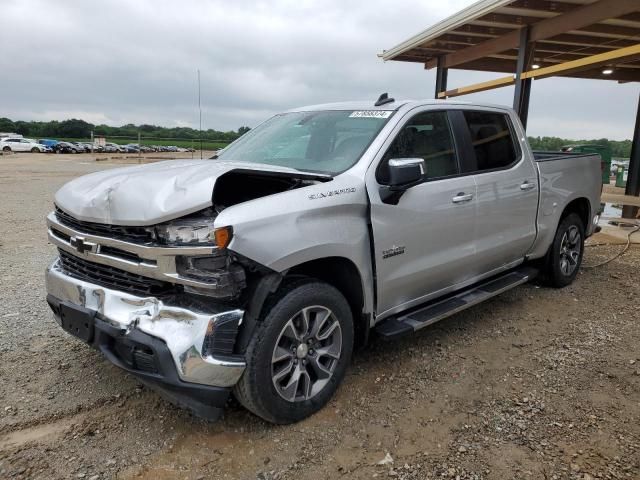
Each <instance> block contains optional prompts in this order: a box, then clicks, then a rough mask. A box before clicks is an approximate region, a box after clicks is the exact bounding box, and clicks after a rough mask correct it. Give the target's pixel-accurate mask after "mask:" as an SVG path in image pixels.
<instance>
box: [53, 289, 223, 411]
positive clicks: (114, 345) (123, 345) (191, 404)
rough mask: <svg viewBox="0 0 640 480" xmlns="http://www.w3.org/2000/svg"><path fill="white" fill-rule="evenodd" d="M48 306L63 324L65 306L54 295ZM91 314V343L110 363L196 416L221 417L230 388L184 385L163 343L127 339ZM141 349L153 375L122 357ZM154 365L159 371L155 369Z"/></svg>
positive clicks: (137, 335) (136, 335) (141, 336)
mask: <svg viewBox="0 0 640 480" xmlns="http://www.w3.org/2000/svg"><path fill="white" fill-rule="evenodd" d="M47 303H48V304H49V306H50V307H51V310H52V311H53V313H54V315H55V316H56V320H57V321H58V323H60V321H61V320H60V304H64V302H62V301H61V300H60V299H58V298H56V297H54V296H52V295H47ZM90 312H91V313H90V314H89V315H95V317H94V318H93V319H92V321H93V325H94V331H93V338H92V340H91V341H89V342H88V343H89V345H91V346H92V347H94V348H96V349H98V350H99V351H100V352H101V353H102V354H103V355H104V356H105V357H106V358H107V360H109V361H110V362H111V363H113V364H114V365H116V366H117V367H120V368H122V369H123V370H125V371H126V372H128V373H130V374H132V375H134V376H135V377H137V378H138V379H139V380H140V381H142V383H144V384H145V385H148V386H150V387H151V388H153V389H154V390H156V391H158V393H160V394H161V395H162V396H163V397H164V398H166V399H167V400H169V401H170V402H172V403H174V404H176V405H178V406H180V407H184V408H187V409H189V410H191V411H192V412H193V413H194V414H195V415H196V416H198V417H202V418H206V419H210V420H215V419H217V418H219V417H220V415H221V414H222V412H223V409H224V406H225V404H226V403H227V400H228V399H229V395H230V393H231V389H230V388H227V387H213V386H210V385H201V384H198V383H190V382H184V381H182V380H181V379H180V377H179V375H178V371H177V370H176V366H175V363H174V361H173V357H172V355H171V352H170V351H169V348H168V347H167V345H166V344H165V343H164V342H163V341H162V340H160V339H158V338H156V337H153V336H151V335H149V334H146V333H144V332H141V331H139V330H131V331H130V332H129V333H127V334H126V335H125V333H124V330H122V329H120V328H117V327H114V326H113V325H111V324H109V323H107V322H106V321H104V320H102V319H100V318H99V317H98V316H97V315H96V314H95V312H93V311H90ZM68 333H72V332H68ZM80 340H82V339H81V338H80ZM85 343H87V342H85ZM140 347H142V348H143V349H144V350H146V351H147V352H151V353H147V354H146V357H145V362H144V367H145V369H146V370H151V371H142V370H140V369H137V368H135V365H136V362H135V361H134V362H133V365H130V364H128V363H127V362H126V361H125V360H124V359H123V358H122V354H121V353H120V352H121V351H122V350H126V349H127V348H130V349H132V352H133V351H134V349H137V348H140ZM119 350H120V352H119ZM151 365H153V367H155V368H151Z"/></svg>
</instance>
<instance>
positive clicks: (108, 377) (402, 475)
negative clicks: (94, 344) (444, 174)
mask: <svg viewBox="0 0 640 480" xmlns="http://www.w3.org/2000/svg"><path fill="white" fill-rule="evenodd" d="M114 166H117V165H115V164H112V163H107V162H94V161H93V160H92V158H90V157H88V156H82V155H77V156H44V155H30V154H29V155H13V156H9V157H0V204H1V205H2V207H1V208H0V224H1V225H2V226H3V227H2V236H1V237H0V283H1V285H2V287H3V288H2V289H1V290H0V307H1V308H0V359H1V361H0V382H1V384H2V387H1V388H0V478H47V479H48V478H84V479H87V480H97V479H103V478H119V479H132V478H137V479H169V478H185V479H205V478H229V479H235V478H240V479H245V478H246V479H261V480H266V479H294V478H295V479H316V478H339V477H345V478H355V479H364V478H367V479H370V478H397V479H425V478H433V479H435V478H451V479H507V478H508V479H512V478H515V479H520V478H522V479H584V480H586V479H594V478H607V479H609V478H612V479H613V478H621V479H628V478H635V479H638V478H640V349H639V348H638V345H639V341H640V331H639V330H638V320H639V319H640V315H639V313H638V298H639V294H640V287H639V284H638V282H637V280H636V277H635V275H637V272H638V267H639V266H640V248H639V247H638V246H632V248H631V249H630V250H629V251H628V252H627V253H626V254H625V255H624V256H623V257H621V258H620V259H618V260H616V261H614V262H612V263H610V264H608V265H606V266H603V267H600V268H597V269H586V270H582V271H581V274H580V275H579V277H578V279H577V281H576V282H575V283H574V284H573V285H571V286H569V287H567V288H565V289H563V290H551V289H546V288H540V287H539V286H537V285H535V284H529V285H525V286H522V287H519V288H517V289H515V290H512V291H510V292H507V293H505V294H503V295H501V296H499V297H497V298H495V299H493V300H492V301H489V302H487V303H485V304H482V305H480V306H478V307H476V308H473V309H471V310H467V311H465V312H463V313H461V314H458V315H456V316H455V317H452V318H450V319H448V320H446V321H443V322H440V323H439V324H436V325H434V326H432V327H430V328H427V329H425V330H423V331H421V332H419V333H418V334H416V335H415V336H413V337H410V338H406V339H403V340H401V341H397V342H393V343H385V342H382V341H376V340H374V341H373V342H372V344H371V345H370V346H369V347H368V348H366V349H365V350H363V351H361V352H359V353H357V354H356V355H355V358H354V361H353V365H352V366H351V368H350V370H349V372H348V374H347V377H346V379H345V382H344V384H343V386H342V387H341V388H340V390H339V391H338V394H337V395H336V397H335V398H334V399H333V400H332V401H331V402H330V404H329V405H328V406H327V407H326V408H325V409H323V410H322V411H321V412H320V413H318V414H317V415H315V416H313V417H312V418H310V419H308V420H305V421H303V422H301V423H299V424H296V425H290V426H279V427H278V426H272V425H269V424H266V423H264V422H263V421H261V420H259V419H257V418H256V417H254V416H252V415H250V414H249V413H247V412H246V411H244V410H243V409H242V408H240V407H239V406H237V405H236V404H233V403H232V404H231V405H230V406H229V408H228V410H227V413H226V415H225V417H224V419H222V420H220V421H219V422H217V423H206V422H202V421H199V420H197V419H194V418H192V417H191V416H190V414H189V413H187V412H185V411H182V410H179V409H177V408H175V407H173V406H172V405H170V404H168V403H167V402H165V401H164V400H162V399H161V398H160V397H159V396H158V395H157V394H156V393H154V392H153V391H150V390H149V389H147V388H144V387H142V386H141V385H140V384H139V383H138V382H137V381H136V380H135V379H134V378H133V377H131V376H129V375H127V374H125V373H124V372H122V371H120V370H119V369H117V368H115V367H113V366H111V365H110V364H109V363H108V362H106V361H105V360H103V359H102V358H101V356H100V355H99V354H97V353H96V352H94V351H93V350H91V349H90V348H88V347H87V346H85V345H84V344H82V343H80V342H79V341H76V340H74V339H73V338H71V337H69V336H68V335H66V334H65V333H63V332H62V331H61V330H60V329H59V327H58V326H57V325H56V324H55V323H54V321H53V319H52V316H51V314H50V313H49V311H48V307H47V305H46V302H45V292H44V286H43V272H44V269H45V267H46V265H47V264H48V263H49V262H50V261H51V260H52V259H53V258H54V256H55V253H54V249H53V247H52V246H51V245H48V244H47V241H46V236H45V231H46V229H45V223H44V216H45V214H46V213H47V212H48V211H49V210H50V209H51V202H52V198H53V194H54V192H55V191H56V189H58V188H59V187H60V186H61V185H62V184H63V183H64V182H66V181H67V180H69V179H70V178H73V177H75V176H77V175H80V174H84V173H88V172H92V171H96V170H100V169H105V168H113V167H114ZM619 249H620V247H618V246H616V247H611V246H604V247H592V248H588V249H587V254H586V258H585V262H586V263H587V264H589V263H590V264H593V263H596V262H599V261H601V260H603V259H605V258H607V256H611V255H613V254H615V253H616V252H617V251H619Z"/></svg>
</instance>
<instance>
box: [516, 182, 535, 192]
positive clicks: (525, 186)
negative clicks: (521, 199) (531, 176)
mask: <svg viewBox="0 0 640 480" xmlns="http://www.w3.org/2000/svg"><path fill="white" fill-rule="evenodd" d="M535 186H536V184H535V183H529V182H528V181H525V182H524V183H523V184H522V185H520V190H523V191H526V190H531V189H532V188H535Z"/></svg>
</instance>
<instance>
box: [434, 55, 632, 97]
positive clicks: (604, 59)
mask: <svg viewBox="0 0 640 480" xmlns="http://www.w3.org/2000/svg"><path fill="white" fill-rule="evenodd" d="M638 59H640V43H638V44H637V45H635V46H633V47H626V48H620V49H618V50H613V51H611V52H606V53H601V54H598V55H592V56H590V57H585V58H580V59H578V60H572V61H570V62H565V63H559V64H557V65H551V66H548V67H542V68H538V69H537V70H529V71H526V72H523V73H522V75H521V78H523V79H526V78H536V79H541V78H547V77H552V76H570V75H571V76H573V75H576V74H578V73H579V72H581V71H585V70H593V69H595V68H598V67H601V66H604V65H609V64H612V63H624V62H632V61H636V60H638ZM603 79H605V77H603ZM612 80H614V78H612ZM514 83H515V77H514V76H513V75H509V76H507V77H501V78H497V79H495V80H489V81H486V82H480V83H476V84H473V85H468V86H466V87H460V88H454V89H453V90H447V91H446V92H440V93H438V98H447V97H457V96H460V95H467V94H469V93H476V92H483V91H485V90H491V89H494V88H499V87H506V86H508V85H513V84H514Z"/></svg>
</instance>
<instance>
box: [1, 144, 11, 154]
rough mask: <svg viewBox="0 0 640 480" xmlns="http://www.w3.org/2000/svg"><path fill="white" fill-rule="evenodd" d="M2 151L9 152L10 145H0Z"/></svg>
mask: <svg viewBox="0 0 640 480" xmlns="http://www.w3.org/2000/svg"><path fill="white" fill-rule="evenodd" d="M2 151H3V152H10V151H11V147H10V146H8V145H7V146H6V147H2Z"/></svg>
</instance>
